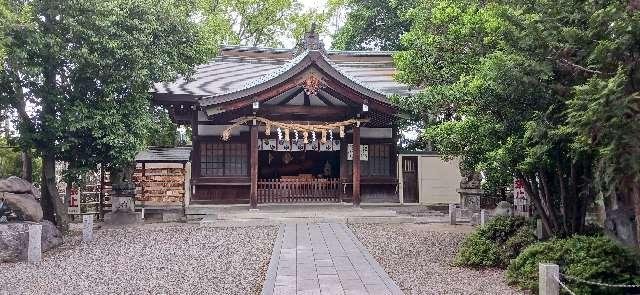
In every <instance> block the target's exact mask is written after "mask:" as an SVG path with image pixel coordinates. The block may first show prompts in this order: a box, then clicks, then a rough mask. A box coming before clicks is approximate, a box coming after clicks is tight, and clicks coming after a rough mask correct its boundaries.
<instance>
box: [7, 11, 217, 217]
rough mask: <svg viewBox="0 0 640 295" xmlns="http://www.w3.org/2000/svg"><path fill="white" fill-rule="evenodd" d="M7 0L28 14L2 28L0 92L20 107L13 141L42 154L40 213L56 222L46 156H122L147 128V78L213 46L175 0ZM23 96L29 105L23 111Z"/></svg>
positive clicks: (183, 69)
mask: <svg viewBox="0 0 640 295" xmlns="http://www.w3.org/2000/svg"><path fill="white" fill-rule="evenodd" d="M12 3H13V4H12V5H13V7H16V8H17V9H21V10H27V11H29V13H28V16H29V17H28V18H25V20H24V21H22V22H16V23H14V24H13V25H11V26H10V28H9V30H8V32H7V33H6V36H5V37H6V38H7V39H8V40H10V41H9V42H8V43H7V46H6V52H7V53H6V57H5V58H4V60H3V71H2V72H1V73H0V85H1V86H0V97H1V99H2V100H3V101H8V102H9V104H10V105H11V106H12V108H13V109H15V110H16V111H17V113H18V115H19V119H20V124H19V134H20V139H19V143H20V145H21V146H31V147H34V148H35V149H36V151H37V152H38V154H40V155H41V157H42V165H43V167H42V200H43V208H44V209H45V216H46V218H47V219H49V220H52V221H55V222H57V223H58V225H60V226H65V223H66V213H65V209H64V206H63V205H62V203H61V201H60V198H59V197H58V195H57V188H56V183H55V161H56V160H62V161H66V162H68V163H69V164H70V165H69V168H70V171H71V172H73V171H82V170H83V169H91V168H93V167H96V165H97V164H99V163H100V164H102V165H104V166H105V167H111V168H114V167H119V166H123V165H126V164H128V163H129V162H130V161H131V160H132V159H133V157H134V156H135V154H136V153H137V152H138V151H139V150H140V149H141V148H142V147H143V145H144V140H145V137H146V134H147V132H148V130H149V128H148V126H149V124H150V122H151V120H150V116H149V114H150V113H151V109H150V105H149V101H148V99H149V93H148V90H149V88H150V86H151V84H152V83H154V82H160V81H171V80H174V79H175V78H176V77H177V75H180V74H189V73H190V72H191V71H192V69H193V67H194V65H196V64H199V63H202V62H204V61H205V60H206V58H207V57H208V56H211V55H212V54H213V53H214V52H212V47H211V46H210V43H209V41H206V40H203V39H202V36H205V35H206V34H207V31H205V27H204V26H203V25H201V24H199V23H197V22H195V21H193V19H192V17H193V10H192V8H190V7H186V6H185V5H183V4H182V3H180V2H175V1H158V0H142V1H125V0H111V1H97V0H95V1H94V0H90V1H84V0H83V1H80V0H77V1H76V0H73V1H64V2H55V1H54V2H51V1H30V2H22V1H15V2H12ZM10 6H11V5H10ZM25 90H27V91H25ZM27 102H30V103H33V104H35V105H37V107H35V108H33V109H32V110H30V111H31V114H29V113H28V112H27V110H26V108H25V105H26V103H27Z"/></svg>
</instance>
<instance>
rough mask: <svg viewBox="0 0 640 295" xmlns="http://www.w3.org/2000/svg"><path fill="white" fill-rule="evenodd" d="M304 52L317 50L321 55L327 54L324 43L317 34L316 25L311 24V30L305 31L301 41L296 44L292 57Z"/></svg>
mask: <svg viewBox="0 0 640 295" xmlns="http://www.w3.org/2000/svg"><path fill="white" fill-rule="evenodd" d="M306 50H317V51H320V52H322V53H323V54H327V50H326V49H325V48H324V42H322V39H320V34H319V33H318V32H317V24H316V22H313V23H312V24H311V30H309V31H306V32H305V33H304V35H303V37H302V40H300V41H299V42H298V44H296V47H295V50H294V55H298V54H301V53H303V52H305V51H306Z"/></svg>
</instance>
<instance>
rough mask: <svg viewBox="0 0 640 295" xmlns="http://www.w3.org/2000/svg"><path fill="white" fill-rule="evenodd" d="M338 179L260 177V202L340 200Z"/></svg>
mask: <svg viewBox="0 0 640 295" xmlns="http://www.w3.org/2000/svg"><path fill="white" fill-rule="evenodd" d="M339 187H340V181H339V180H338V179H260V180H258V203H297V202H338V201H340V189H339Z"/></svg>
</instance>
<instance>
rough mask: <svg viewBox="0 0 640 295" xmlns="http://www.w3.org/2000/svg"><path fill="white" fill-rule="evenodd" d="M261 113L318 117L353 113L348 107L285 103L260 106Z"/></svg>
mask: <svg viewBox="0 0 640 295" xmlns="http://www.w3.org/2000/svg"><path fill="white" fill-rule="evenodd" d="M260 113H261V114H265V115H269V116H278V115H288V116H291V115H305V116H309V117H316V118H318V117H319V118H323V117H327V116H338V117H343V115H346V114H351V112H350V109H349V108H347V107H336V106H333V107H330V106H294V105H283V106H271V105H264V106H262V107H261V108H260Z"/></svg>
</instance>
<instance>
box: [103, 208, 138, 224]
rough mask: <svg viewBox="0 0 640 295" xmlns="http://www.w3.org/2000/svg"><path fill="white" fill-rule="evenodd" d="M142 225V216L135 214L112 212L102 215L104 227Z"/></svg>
mask: <svg viewBox="0 0 640 295" xmlns="http://www.w3.org/2000/svg"><path fill="white" fill-rule="evenodd" d="M140 223H142V216H140V213H136V212H122V211H120V212H113V213H107V214H105V215H104V224H105V225H132V224H140Z"/></svg>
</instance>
